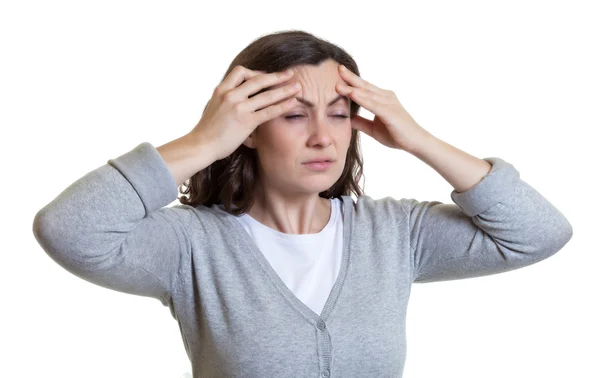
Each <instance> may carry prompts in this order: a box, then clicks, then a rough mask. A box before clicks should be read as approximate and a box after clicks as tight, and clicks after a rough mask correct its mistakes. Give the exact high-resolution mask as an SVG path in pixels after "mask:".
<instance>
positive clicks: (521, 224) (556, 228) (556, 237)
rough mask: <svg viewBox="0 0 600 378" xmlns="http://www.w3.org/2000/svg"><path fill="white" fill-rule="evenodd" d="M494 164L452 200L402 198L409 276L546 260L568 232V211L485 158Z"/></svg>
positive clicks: (476, 271)
mask: <svg viewBox="0 0 600 378" xmlns="http://www.w3.org/2000/svg"><path fill="white" fill-rule="evenodd" d="M484 160H486V161H488V162H489V163H490V164H492V169H491V170H490V171H489V172H488V174H487V175H486V176H484V177H483V178H482V180H481V181H479V182H478V183H477V184H476V185H475V186H473V187H471V188H470V189H468V190H467V191H465V192H460V193H459V192H457V191H456V190H453V191H452V193H451V198H452V201H453V202H454V204H447V203H442V202H439V201H417V200H416V199H414V198H411V199H409V200H407V201H403V203H404V208H405V210H406V212H407V217H408V222H409V239H410V242H409V244H410V248H411V253H412V259H411V262H412V264H413V266H412V272H413V281H414V282H417V283H424V282H434V281H447V280H456V279H464V278H471V277H479V276H485V275H491V274H497V273H502V272H506V271H510V270H514V269H518V268H521V267H525V266H528V265H531V264H534V263H536V262H539V261H541V260H544V259H546V258H548V257H550V256H552V255H553V254H555V253H556V252H558V251H559V250H560V249H561V248H562V247H563V246H564V245H565V244H566V243H567V242H568V241H569V240H570V239H571V237H572V235H573V229H572V226H571V224H570V223H569V221H568V220H567V219H566V217H565V216H564V215H563V214H562V213H561V212H560V211H559V210H558V209H557V208H556V207H554V205H553V204H552V203H550V202H549V201H548V200H547V199H546V198H544V197H543V196H542V195H541V194H540V193H539V192H538V191H536V190H535V189H534V188H532V187H531V186H530V185H529V184H527V183H526V182H524V181H523V180H522V179H521V178H520V174H519V172H518V171H517V170H516V169H515V167H514V166H513V165H512V164H510V163H508V162H506V161H505V160H503V159H500V158H497V157H490V158H485V159H484Z"/></svg>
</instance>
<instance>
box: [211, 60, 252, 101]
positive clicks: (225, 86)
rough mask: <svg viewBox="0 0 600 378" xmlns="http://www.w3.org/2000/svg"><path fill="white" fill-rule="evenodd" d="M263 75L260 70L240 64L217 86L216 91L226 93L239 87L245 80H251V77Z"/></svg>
mask: <svg viewBox="0 0 600 378" xmlns="http://www.w3.org/2000/svg"><path fill="white" fill-rule="evenodd" d="M257 75H261V73H260V72H259V71H254V70H251V69H248V68H246V67H244V66H241V65H238V66H235V67H234V68H233V70H231V72H230V73H229V74H228V75H227V77H226V78H225V79H224V80H223V81H222V82H221V84H219V85H218V86H217V88H215V92H220V93H221V94H225V93H227V92H229V91H231V90H233V89H235V88H237V87H239V86H240V85H241V84H242V83H243V82H244V81H246V80H250V79H251V78H253V77H255V76H257Z"/></svg>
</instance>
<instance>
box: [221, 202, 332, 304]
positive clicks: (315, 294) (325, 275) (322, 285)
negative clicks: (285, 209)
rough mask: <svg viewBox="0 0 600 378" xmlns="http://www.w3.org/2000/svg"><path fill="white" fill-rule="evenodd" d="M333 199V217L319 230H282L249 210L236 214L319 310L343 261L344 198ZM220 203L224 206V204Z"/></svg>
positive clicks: (295, 287) (286, 280)
mask: <svg viewBox="0 0 600 378" xmlns="http://www.w3.org/2000/svg"><path fill="white" fill-rule="evenodd" d="M330 201H331V215H330V216H329V221H328V223H327V225H326V226H325V227H324V228H323V229H322V230H321V231H320V232H318V233H316V234H286V233H283V232H279V231H277V230H274V229H272V228H271V227H268V226H266V225H264V224H262V223H260V222H259V221H257V220H256V219H254V218H253V217H252V216H250V215H249V214H247V213H246V214H242V215H240V216H237V217H235V218H236V219H237V220H238V221H239V222H240V223H241V224H242V226H244V229H245V230H246V231H247V232H248V234H249V235H250V236H251V237H252V239H253V240H254V243H255V244H256V245H257V247H258V249H259V250H260V251H261V252H262V253H263V255H264V256H265V257H266V259H267V260H268V261H269V264H270V265H271V267H272V268H273V269H274V270H275V272H276V273H277V275H278V276H279V277H280V278H281V280H282V281H283V282H284V283H285V284H286V286H287V287H288V288H289V289H290V291H292V292H293V293H294V295H295V296H296V297H297V298H298V299H300V300H301V301H302V302H303V303H304V304H306V305H307V306H308V307H309V308H310V309H311V310H313V311H314V312H315V313H317V314H320V313H321V311H322V310H323V307H324V306H325V303H326V302H327V298H328V297H329V293H331V289H332V288H333V284H334V283H335V281H336V279H337V276H338V273H339V271H340V266H341V262H342V246H343V244H342V242H343V210H342V201H340V200H339V199H338V198H331V199H330ZM218 207H219V208H220V209H221V210H222V208H223V205H218ZM223 211H224V210H223ZM265 278H266V277H265Z"/></svg>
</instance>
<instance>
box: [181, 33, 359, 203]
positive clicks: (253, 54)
mask: <svg viewBox="0 0 600 378" xmlns="http://www.w3.org/2000/svg"><path fill="white" fill-rule="evenodd" d="M328 59H333V60H334V61H336V62H337V63H339V64H343V65H344V66H346V68H348V69H349V70H350V71H352V72H353V73H354V74H356V75H358V76H360V74H359V71H358V66H357V64H356V62H355V61H354V59H353V58H352V57H351V56H350V54H348V53H347V52H346V51H344V50H343V49H342V48H340V47H338V46H336V45H334V44H332V43H330V42H328V41H326V40H324V39H321V38H318V37H316V36H315V35H313V34H310V33H308V32H305V31H301V30H291V31H280V32H276V33H273V34H268V35H265V36H262V37H260V38H258V39H256V40H254V41H253V42H252V43H250V44H249V45H248V46H247V47H246V48H245V49H243V50H242V51H241V52H240V53H239V54H238V55H237V56H236V57H235V58H234V59H233V61H232V62H231V64H230V65H229V68H228V69H227V71H226V72H225V75H223V78H222V79H221V82H223V80H225V78H226V77H227V76H228V75H229V74H230V73H231V71H232V70H233V69H234V68H235V67H236V66H238V65H241V66H243V67H246V68H248V69H250V70H258V71H264V72H267V73H271V72H281V71H284V70H286V69H288V68H291V67H294V66H298V65H315V66H316V65H319V64H321V63H322V62H323V61H326V60H328ZM266 90H268V89H262V90H261V91H259V92H257V93H256V94H254V95H253V96H255V95H258V94H260V93H262V92H264V91H266ZM207 107H208V103H207V104H206V105H205V106H204V110H203V111H202V114H204V112H205V111H206V108H207ZM359 109H360V105H358V104H357V103H355V102H354V101H352V100H351V99H350V117H354V116H355V115H356V114H357V113H358V110H359ZM258 175H259V171H258V156H257V153H256V150H255V149H252V148H248V147H247V146H245V145H244V144H241V145H240V146H239V147H238V148H237V149H236V150H235V151H234V152H233V153H231V154H230V155H229V156H227V157H226V158H224V159H220V160H217V161H215V162H213V163H212V164H211V165H209V166H208V167H206V168H204V169H203V170H201V171H199V172H197V173H195V174H194V175H193V176H192V177H190V178H189V179H188V180H186V181H185V182H184V183H183V184H182V185H181V186H180V187H179V193H181V194H183V196H180V197H179V198H178V199H179V202H180V203H182V204H184V205H190V206H194V207H195V206H198V205H204V206H207V207H210V206H212V205H213V204H223V205H224V209H225V211H227V212H228V213H230V214H234V215H240V214H243V213H246V212H247V211H248V210H249V209H250V208H251V207H252V205H253V203H254V197H253V196H254V192H255V188H256V185H257V180H258ZM362 175H363V160H362V154H361V151H360V140H359V132H358V130H355V129H352V136H351V138H350V145H349V148H348V152H347V154H346V161H345V165H344V170H343V171H342V174H341V176H340V178H339V179H338V180H337V181H336V182H335V183H334V184H333V185H332V186H331V187H330V188H329V189H327V190H325V191H323V192H320V193H319V196H320V197H322V198H340V197H341V196H342V195H350V194H351V193H354V194H355V195H356V196H360V195H363V194H364V192H363V189H361V187H360V185H359V181H360V179H361V177H362ZM182 187H183V188H184V189H182ZM232 205H235V206H236V208H234V207H233V206H232Z"/></svg>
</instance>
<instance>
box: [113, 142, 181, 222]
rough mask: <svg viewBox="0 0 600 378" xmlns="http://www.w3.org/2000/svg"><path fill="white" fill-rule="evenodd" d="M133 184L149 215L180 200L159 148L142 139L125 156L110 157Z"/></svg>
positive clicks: (175, 184)
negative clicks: (141, 141)
mask: <svg viewBox="0 0 600 378" xmlns="http://www.w3.org/2000/svg"><path fill="white" fill-rule="evenodd" d="M108 164H110V165H112V166H113V167H115V168H116V169H117V170H119V172H121V174H122V175H123V176H124V177H125V178H126V179H127V181H129V182H130V183H131V186H133V188H134V189H135V191H136V192H137V194H138V196H139V197H140V199H141V201H142V203H143V204H144V209H145V210H146V215H148V214H150V213H151V212H153V211H155V210H158V209H160V208H162V207H164V206H166V205H168V204H170V203H171V202H173V201H174V200H176V199H177V194H178V191H177V183H176V182H175V179H174V178H173V175H172V174H171V171H169V168H168V167H167V164H166V163H165V161H164V160H163V158H162V156H161V155H160V153H159V152H158V150H157V149H156V148H155V147H154V146H153V145H152V144H150V143H149V142H143V143H141V144H139V145H138V146H136V147H135V148H134V149H133V150H131V151H129V152H126V153H124V154H123V155H121V156H119V157H117V158H114V159H109V160H108Z"/></svg>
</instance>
